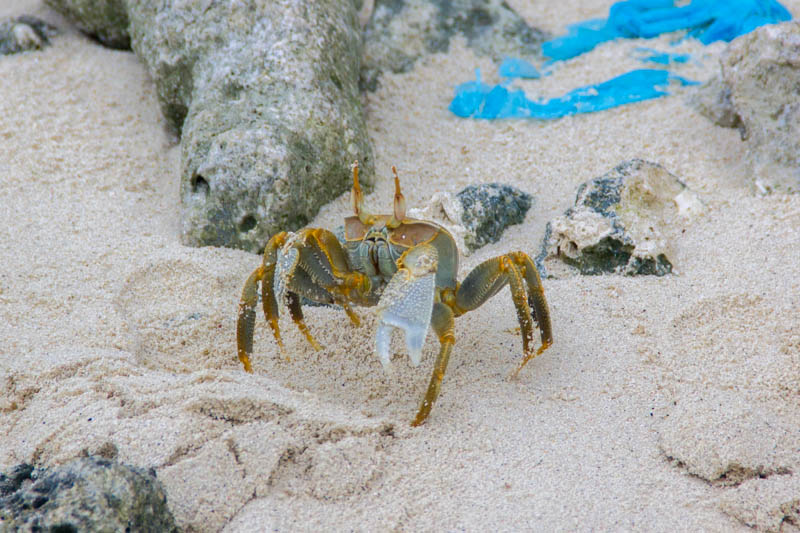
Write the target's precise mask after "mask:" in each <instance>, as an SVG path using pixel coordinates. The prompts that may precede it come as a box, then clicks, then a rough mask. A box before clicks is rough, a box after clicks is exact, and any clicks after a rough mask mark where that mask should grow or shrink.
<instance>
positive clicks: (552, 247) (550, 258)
mask: <svg viewBox="0 0 800 533" xmlns="http://www.w3.org/2000/svg"><path fill="white" fill-rule="evenodd" d="M702 210H703V205H702V203H701V202H700V200H699V199H698V197H697V195H695V194H694V193H693V192H692V191H690V190H689V189H687V188H686V185H684V184H683V183H682V182H681V181H680V180H679V179H678V178H676V177H675V176H673V175H672V174H670V173H669V172H667V171H666V170H665V169H664V168H663V167H662V166H661V165H658V164H656V163H651V162H648V161H643V160H641V159H633V160H630V161H626V162H624V163H621V164H620V165H618V166H617V167H615V168H614V169H613V170H611V171H610V172H608V173H606V174H604V175H603V176H600V177H599V178H595V179H592V180H589V181H587V182H585V183H583V184H582V185H581V186H580V187H579V188H578V193H577V196H576V198H575V205H574V206H573V207H570V208H569V209H567V211H566V212H565V213H564V214H563V215H562V216H559V217H557V218H555V219H554V220H551V221H550V222H548V224H547V228H546V230H545V238H544V242H543V244H542V249H541V252H540V254H539V256H538V257H537V264H538V267H539V270H540V272H541V273H542V274H543V275H545V276H548V277H563V276H567V275H572V274H577V273H579V274H603V273H616V274H626V275H638V274H650V275H656V276H663V275H664V274H668V273H670V272H671V271H672V262H671V261H670V259H669V257H670V255H672V248H673V246H674V241H675V239H677V236H678V235H679V234H680V230H681V229H682V227H684V224H685V223H686V222H687V220H688V219H689V218H690V217H691V216H692V215H694V214H697V213H699V212H701V211H702Z"/></svg>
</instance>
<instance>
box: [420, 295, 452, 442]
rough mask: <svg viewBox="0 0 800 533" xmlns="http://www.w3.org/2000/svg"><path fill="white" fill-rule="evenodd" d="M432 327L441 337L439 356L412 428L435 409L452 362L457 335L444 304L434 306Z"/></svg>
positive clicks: (448, 310) (423, 420) (450, 313)
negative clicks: (448, 365) (452, 351)
mask: <svg viewBox="0 0 800 533" xmlns="http://www.w3.org/2000/svg"><path fill="white" fill-rule="evenodd" d="M431 326H432V327H433V331H435V332H436V335H437V336H438V337H439V345H440V346H439V355H437V356H436V363H434V365H433V374H431V382H430V383H429V384H428V391H427V392H426V393H425V398H423V400H422V404H420V406H419V411H417V416H416V417H414V421H413V422H411V425H412V426H419V425H421V424H423V423H425V420H426V419H427V418H428V415H429V414H430V412H431V409H433V404H434V403H436V398H438V397H439V390H440V389H441V386H442V378H444V373H445V371H446V370H447V363H448V361H449V360H450V352H451V350H452V349H453V344H454V343H455V335H454V334H453V311H452V310H451V309H450V308H449V307H447V306H446V305H444V304H443V303H439V302H437V303H435V304H434V306H433V313H432V315H431Z"/></svg>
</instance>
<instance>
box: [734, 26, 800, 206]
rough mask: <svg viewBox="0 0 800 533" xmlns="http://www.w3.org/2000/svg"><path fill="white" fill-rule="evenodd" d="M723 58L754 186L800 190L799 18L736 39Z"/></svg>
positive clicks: (763, 27)
mask: <svg viewBox="0 0 800 533" xmlns="http://www.w3.org/2000/svg"><path fill="white" fill-rule="evenodd" d="M721 62H722V79H723V81H724V83H725V85H726V86H727V87H728V88H729V89H730V94H731V101H732V102H733V105H734V107H735V108H736V112H737V114H738V115H739V116H740V117H741V120H742V129H743V132H744V134H743V138H744V139H745V142H746V143H747V152H748V160H749V164H750V166H751V168H752V173H753V177H754V185H755V187H756V189H757V190H758V191H759V192H761V193H767V192H771V191H781V192H798V191H800V22H799V21H796V20H795V21H789V22H784V23H782V24H774V25H767V26H762V27H760V28H758V29H756V30H754V31H752V32H750V33H748V34H746V35H743V36H741V37H739V38H737V39H734V40H733V41H732V42H731V43H730V44H729V45H728V48H727V49H726V51H725V53H724V54H723V57H722V61H721Z"/></svg>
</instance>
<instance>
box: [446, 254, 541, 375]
mask: <svg viewBox="0 0 800 533" xmlns="http://www.w3.org/2000/svg"><path fill="white" fill-rule="evenodd" d="M506 284H508V285H510V288H511V297H512V299H513V301H514V307H515V309H516V311H517V320H518V321H519V325H520V330H521V332H522V348H523V351H524V353H525V356H524V358H523V360H522V363H520V365H519V366H518V367H517V369H516V370H515V371H514V372H513V373H512V377H513V376H516V375H517V374H518V373H519V371H520V370H522V368H523V367H524V366H525V365H526V364H527V363H528V361H530V360H531V359H533V358H534V357H536V356H537V355H539V354H541V353H542V352H543V351H545V350H546V349H547V348H548V347H550V345H551V344H552V343H553V332H552V328H551V326H550V312H549V310H548V308H547V301H546V300H545V297H544V291H543V290H542V282H541V280H540V278H539V273H538V271H537V270H536V266H535V265H534V264H533V261H531V260H530V258H529V257H528V255H527V254H525V253H524V252H512V253H510V254H506V255H501V256H499V257H494V258H492V259H489V260H487V261H484V262H483V263H481V264H480V265H478V266H477V267H475V269H473V270H472V272H470V273H469V274H468V275H467V277H466V278H465V279H464V282H463V283H461V285H460V286H459V288H458V291H457V293H456V298H455V308H456V310H457V312H458V314H463V313H465V312H467V311H472V310H473V309H476V308H478V307H479V306H481V305H482V304H483V303H484V302H486V301H487V300H488V299H489V298H491V297H492V296H494V295H495V294H497V293H498V292H500V290H501V289H502V288H503V287H505V286H506ZM531 305H533V310H531ZM534 322H536V324H537V325H538V326H539V330H540V333H541V341H542V344H541V346H540V347H539V349H538V350H535V351H534V350H533V349H532V348H531V341H532V340H533V333H534V331H533V324H534Z"/></svg>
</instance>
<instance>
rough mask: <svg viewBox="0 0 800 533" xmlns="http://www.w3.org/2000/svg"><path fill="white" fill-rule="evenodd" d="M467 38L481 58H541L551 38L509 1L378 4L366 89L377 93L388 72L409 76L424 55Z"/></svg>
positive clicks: (396, 0)
mask: <svg viewBox="0 0 800 533" xmlns="http://www.w3.org/2000/svg"><path fill="white" fill-rule="evenodd" d="M456 35H461V36H463V37H464V38H465V39H466V40H467V45H468V46H469V47H470V48H472V50H474V51H475V52H476V53H477V54H479V55H485V56H489V57H491V58H492V59H494V60H495V61H497V62H499V61H501V60H502V59H503V58H505V57H506V56H514V57H519V58H524V59H527V60H538V59H541V43H542V41H544V40H545V39H546V38H547V36H546V34H545V33H544V32H542V31H541V30H538V29H536V28H533V27H531V26H529V25H528V24H527V23H526V22H525V21H524V20H523V19H522V18H521V17H520V16H519V15H518V14H517V13H516V12H515V11H514V10H512V9H511V8H510V7H509V6H508V4H507V3H506V2H505V1H503V0H375V5H374V8H373V11H372V17H371V18H370V20H369V22H368V23H367V27H366V28H365V30H364V36H365V50H364V65H363V67H362V71H361V88H362V89H365V90H370V91H374V90H375V89H376V88H377V86H378V81H379V78H380V75H381V73H383V72H386V71H388V72H407V71H409V70H411V68H412V67H413V66H414V63H415V62H416V61H417V59H419V58H420V57H421V56H423V55H426V54H432V53H436V52H446V51H447V50H448V48H449V46H450V40H451V39H452V38H453V37H454V36H456Z"/></svg>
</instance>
